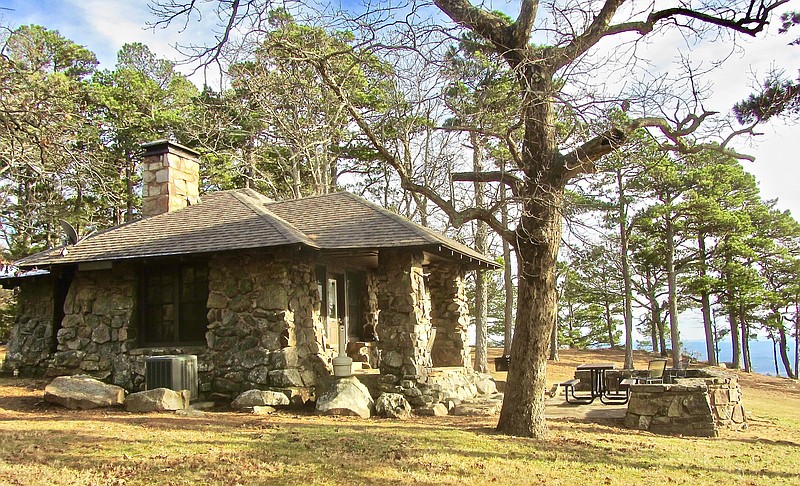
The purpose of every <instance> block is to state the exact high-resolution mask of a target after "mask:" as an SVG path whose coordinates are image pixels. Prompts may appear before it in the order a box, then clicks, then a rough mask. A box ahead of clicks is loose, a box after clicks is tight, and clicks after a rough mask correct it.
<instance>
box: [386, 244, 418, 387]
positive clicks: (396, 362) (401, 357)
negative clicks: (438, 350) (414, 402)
mask: <svg viewBox="0 0 800 486" xmlns="http://www.w3.org/2000/svg"><path fill="white" fill-rule="evenodd" d="M422 262H423V255H422V253H421V252H410V251H405V252H403V251H381V253H380V256H379V264H378V269H377V270H376V271H375V274H374V276H375V280H374V283H375V287H376V290H377V297H378V308H379V309H380V312H379V313H378V326H377V330H376V331H377V334H378V339H379V341H378V342H379V347H380V349H381V365H380V369H381V373H384V374H392V375H396V376H399V377H402V378H405V379H416V380H422V379H424V378H425V376H426V368H428V367H430V366H431V365H432V363H431V358H430V353H429V352H428V342H429V341H430V339H431V337H432V336H431V322H430V299H429V296H428V292H427V290H426V288H425V279H424V275H423V269H422Z"/></svg>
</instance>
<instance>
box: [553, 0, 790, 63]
mask: <svg viewBox="0 0 800 486" xmlns="http://www.w3.org/2000/svg"><path fill="white" fill-rule="evenodd" d="M788 1H789V0H773V1H765V0H750V2H749V5H748V7H747V9H746V11H745V12H744V13H743V16H742V17H741V18H738V19H737V18H736V16H737V14H738V13H739V11H740V10H739V9H737V8H735V6H731V7H725V8H724V10H722V11H721V12H720V13H719V14H718V15H717V14H715V13H716V12H715V13H705V12H701V11H698V10H695V9H691V8H684V7H675V8H667V9H664V10H656V11H653V12H651V13H650V14H649V15H648V16H647V19H646V20H644V21H633V22H623V23H621V24H616V25H611V24H610V22H611V20H612V18H613V16H614V13H615V12H616V11H617V9H618V8H619V6H620V5H622V3H624V0H607V1H606V3H605V4H604V5H603V7H602V9H601V10H600V12H599V13H598V14H597V17H595V19H594V20H593V21H592V23H591V25H590V26H589V27H588V28H587V29H586V31H585V32H584V33H583V34H581V35H579V36H577V37H575V39H574V40H573V41H572V42H571V43H570V44H569V45H567V46H565V47H563V48H561V49H558V50H556V51H555V53H556V54H555V55H556V66H557V67H558V68H561V67H563V66H565V65H567V64H569V63H570V62H572V61H574V60H575V59H577V58H578V57H579V56H580V55H582V54H583V53H584V52H586V51H587V50H588V49H589V48H591V47H592V46H593V45H595V44H597V42H599V41H600V39H602V38H603V37H606V36H610V35H616V34H621V33H624V32H637V33H639V34H640V35H642V36H644V35H647V34H649V33H650V32H652V31H653V29H654V28H655V26H656V24H657V23H659V22H661V21H664V20H670V19H677V18H678V17H685V18H687V19H691V20H698V21H700V22H703V23H705V24H711V25H716V26H718V27H723V28H726V29H730V30H733V31H736V32H739V33H742V34H746V35H750V36H755V35H756V34H758V33H759V32H761V31H763V30H764V27H766V26H767V24H768V23H769V16H770V14H771V13H772V11H773V10H775V9H776V8H778V7H780V6H781V5H784V4H786V3H787V2H788ZM725 13H727V14H728V15H727V16H725V15H724V14H725Z"/></svg>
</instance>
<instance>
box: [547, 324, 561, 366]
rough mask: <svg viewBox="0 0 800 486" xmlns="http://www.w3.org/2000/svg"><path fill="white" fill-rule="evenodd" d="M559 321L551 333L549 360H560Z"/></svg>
mask: <svg viewBox="0 0 800 486" xmlns="http://www.w3.org/2000/svg"><path fill="white" fill-rule="evenodd" d="M558 346H559V344H558V322H556V325H554V326H553V331H552V332H551V333H550V356H548V358H547V359H548V360H550V361H558Z"/></svg>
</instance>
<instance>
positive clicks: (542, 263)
mask: <svg viewBox="0 0 800 486" xmlns="http://www.w3.org/2000/svg"><path fill="white" fill-rule="evenodd" d="M532 190H533V193H534V194H537V195H538V197H537V198H536V199H534V200H529V201H527V202H528V204H526V206H535V207H526V208H525V211H524V212H523V214H524V216H523V217H522V218H521V222H520V227H519V228H518V229H517V234H518V235H519V238H518V246H517V255H518V259H517V268H518V269H519V277H518V278H519V285H518V291H517V319H516V323H515V326H514V339H513V341H512V344H511V356H512V357H513V358H512V359H511V362H510V365H509V371H508V379H507V382H506V383H507V384H506V391H505V397H504V399H503V409H502V410H501V412H500V420H499V422H498V424H497V430H499V431H501V432H503V433H505V434H509V435H518V436H526V437H536V438H544V437H546V436H547V425H546V424H545V418H544V395H543V394H544V391H545V388H546V381H545V379H546V375H545V373H546V368H547V350H548V347H549V345H550V333H551V332H552V330H553V327H554V325H555V321H556V309H557V305H556V304H557V302H556V300H557V292H556V278H555V274H556V272H555V267H556V258H557V254H558V246H559V244H560V242H561V213H560V206H561V200H562V196H563V188H561V187H550V188H547V187H541V188H540V189H532ZM539 198H541V199H544V200H539ZM531 215H536V217H531Z"/></svg>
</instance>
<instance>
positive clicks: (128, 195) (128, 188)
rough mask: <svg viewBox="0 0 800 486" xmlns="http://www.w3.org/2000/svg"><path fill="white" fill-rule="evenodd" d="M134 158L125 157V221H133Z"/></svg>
mask: <svg viewBox="0 0 800 486" xmlns="http://www.w3.org/2000/svg"><path fill="white" fill-rule="evenodd" d="M133 172H134V168H133V159H132V156H130V155H127V156H126V157H125V222H126V223H129V222H131V221H133Z"/></svg>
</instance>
